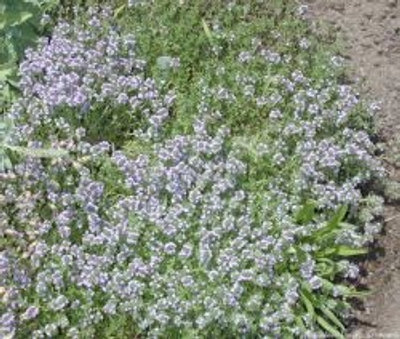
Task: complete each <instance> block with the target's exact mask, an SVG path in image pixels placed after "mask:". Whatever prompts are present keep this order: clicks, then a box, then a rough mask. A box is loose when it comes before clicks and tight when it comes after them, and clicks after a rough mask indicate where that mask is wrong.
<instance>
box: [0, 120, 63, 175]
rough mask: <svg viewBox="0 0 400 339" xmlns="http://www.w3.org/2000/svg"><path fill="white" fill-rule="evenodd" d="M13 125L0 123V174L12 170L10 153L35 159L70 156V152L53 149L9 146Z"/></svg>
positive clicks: (9, 122)
mask: <svg viewBox="0 0 400 339" xmlns="http://www.w3.org/2000/svg"><path fill="white" fill-rule="evenodd" d="M12 129H13V125H12V122H11V121H9V120H3V121H0V173H2V172H5V171H9V170H12V167H13V165H12V161H11V158H10V156H9V153H10V152H11V153H16V154H18V155H20V156H26V157H33V158H58V157H63V156H67V155H68V151H65V150H56V149H51V148H40V149H38V148H36V149H33V148H28V147H21V146H14V145H11V144H9V140H10V138H11V133H12Z"/></svg>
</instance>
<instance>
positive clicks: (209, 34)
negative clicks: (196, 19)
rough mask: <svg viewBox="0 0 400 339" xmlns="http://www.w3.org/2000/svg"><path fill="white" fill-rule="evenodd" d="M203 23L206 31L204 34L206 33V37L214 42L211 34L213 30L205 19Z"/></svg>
mask: <svg viewBox="0 0 400 339" xmlns="http://www.w3.org/2000/svg"><path fill="white" fill-rule="evenodd" d="M201 23H202V25H203V29H204V33H206V36H207V38H208V39H209V40H212V34H211V30H210V28H209V27H208V25H207V23H206V21H205V20H204V19H201Z"/></svg>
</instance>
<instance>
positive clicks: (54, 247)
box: [0, 0, 384, 338]
mask: <svg viewBox="0 0 400 339" xmlns="http://www.w3.org/2000/svg"><path fill="white" fill-rule="evenodd" d="M304 10H305V8H304V7H301V8H298V7H296V6H293V5H292V4H288V3H286V2H282V1H270V2H263V1H259V2H256V1H255V2H254V3H251V4H249V3H248V1H231V2H226V1H205V0H196V1H191V2H188V1H172V0H160V1H154V2H153V1H129V2H128V4H126V5H123V6H122V7H118V8H117V9H115V8H112V7H107V6H105V5H102V6H100V7H90V8H89V9H87V10H79V9H78V10H77V11H76V15H74V16H73V18H70V19H69V20H64V21H63V20H61V21H59V22H58V23H57V24H56V25H55V27H54V30H53V33H52V36H51V39H48V38H46V39H43V40H42V41H40V43H39V44H38V45H37V47H35V48H32V49H27V50H26V52H25V59H24V61H23V62H22V63H21V64H20V82H19V87H20V91H21V94H20V96H19V98H18V99H16V100H15V102H14V103H13V105H12V106H11V108H10V109H9V110H7V111H6V112H5V114H4V123H3V124H2V127H3V128H4V132H3V139H2V140H1V142H2V148H1V149H0V151H1V152H2V161H3V164H4V166H3V167H7V168H8V171H7V172H6V173H5V174H3V175H2V179H3V180H2V181H1V182H0V187H1V201H0V203H1V206H2V208H1V211H0V215H1V218H0V222H1V224H0V226H1V228H0V231H1V232H2V234H3V236H4V238H3V239H2V240H1V243H0V251H1V252H0V273H1V274H0V284H1V285H0V286H1V287H0V288H1V290H0V293H1V296H2V304H1V306H0V310H1V321H0V336H2V337H10V338H13V337H15V338H27V337H32V338H46V337H49V338H50V337H51V338H52V337H60V338H133V337H144V338H147V337H148V338H213V337H221V338H297V337H304V336H305V337H318V336H322V335H324V334H330V335H333V336H334V337H337V338H343V336H344V333H345V324H346V317H347V316H348V315H349V314H350V310H351V309H350V300H351V298H353V297H358V296H361V295H362V292H360V291H357V290H356V289H355V287H353V286H352V284H351V282H352V280H354V279H357V276H358V267H357V265H356V264H355V263H354V262H351V261H350V260H349V258H350V257H353V256H357V255H362V254H364V253H366V250H365V247H366V246H367V245H368V244H369V242H371V241H372V240H373V237H374V235H375V234H376V233H378V232H379V231H380V224H379V222H378V221H377V220H378V218H379V215H380V214H381V209H382V199H381V198H380V197H379V196H375V195H372V194H370V193H368V192H367V191H366V190H365V189H364V187H365V186H366V185H367V184H370V183H371V182H373V181H375V180H379V179H380V178H382V177H383V175H384V171H383V168H382V167H381V164H380V163H379V161H378V160H377V159H376V157H375V156H374V154H375V152H376V146H375V145H374V143H373V142H372V139H371V136H372V135H373V133H374V113H375V111H376V107H375V106H374V105H369V104H367V103H365V102H363V101H361V100H360V98H359V95H358V94H357V93H356V92H355V91H354V89H353V88H351V87H350V86H348V85H344V84H342V82H341V79H342V75H343V72H344V69H343V67H342V65H341V59H340V58H339V57H337V56H335V49H334V47H332V46H327V45H326V44H323V43H321V42H320V41H319V40H318V39H317V38H316V37H314V36H312V35H311V34H310V31H309V29H308V24H307V23H306V22H305V21H303V20H302V14H303V12H304ZM5 165H7V166H5Z"/></svg>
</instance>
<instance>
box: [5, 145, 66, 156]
mask: <svg viewBox="0 0 400 339" xmlns="http://www.w3.org/2000/svg"><path fill="white" fill-rule="evenodd" d="M5 146H6V147H7V148H8V149H10V150H12V151H14V152H17V153H20V154H22V155H25V156H29V157H32V158H58V157H64V156H67V155H68V154H69V152H68V151H66V150H61V149H51V148H48V149H45V148H41V149H36V148H26V147H19V146H9V145H5Z"/></svg>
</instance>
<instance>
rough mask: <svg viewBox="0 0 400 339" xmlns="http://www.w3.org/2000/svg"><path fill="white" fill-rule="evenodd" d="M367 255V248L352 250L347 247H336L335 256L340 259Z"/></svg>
mask: <svg viewBox="0 0 400 339" xmlns="http://www.w3.org/2000/svg"><path fill="white" fill-rule="evenodd" d="M367 253H368V249H367V248H353V247H349V246H338V248H337V250H336V254H337V255H339V256H341V257H352V256H357V255H364V254H367Z"/></svg>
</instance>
